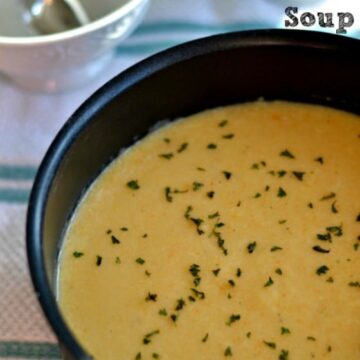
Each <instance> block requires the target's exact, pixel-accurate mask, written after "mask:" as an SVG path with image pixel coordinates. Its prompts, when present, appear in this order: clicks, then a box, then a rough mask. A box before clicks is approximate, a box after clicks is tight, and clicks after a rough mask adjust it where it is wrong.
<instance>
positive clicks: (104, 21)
mask: <svg viewBox="0 0 360 360" xmlns="http://www.w3.org/2000/svg"><path fill="white" fill-rule="evenodd" d="M147 1H150V0H127V2H126V3H125V4H123V5H122V6H120V8H118V9H117V10H115V11H113V12H111V13H110V14H108V15H106V16H103V17H101V18H100V19H98V20H95V21H92V22H90V23H89V24H87V25H84V26H80V27H77V28H75V29H72V30H67V31H63V32H60V33H56V34H50V35H36V36H14V37H12V36H0V45H9V46H19V45H21V46H32V45H41V44H51V43H57V42H60V41H64V40H68V39H71V38H76V37H80V36H82V35H85V34H87V33H91V32H94V31H96V30H99V29H101V28H105V27H106V26H108V25H110V24H111V23H113V22H115V21H116V20H118V19H119V18H121V17H123V16H124V15H126V14H127V13H129V12H131V11H132V10H134V9H135V8H137V7H138V6H139V5H141V3H146V2H147Z"/></svg>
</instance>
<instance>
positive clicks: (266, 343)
mask: <svg viewBox="0 0 360 360" xmlns="http://www.w3.org/2000/svg"><path fill="white" fill-rule="evenodd" d="M263 343H264V344H265V345H266V346H268V347H269V348H271V349H276V344H275V343H274V342H269V341H265V340H264V341H263Z"/></svg>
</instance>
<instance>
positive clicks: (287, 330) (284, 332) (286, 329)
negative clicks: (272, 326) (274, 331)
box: [281, 326, 291, 335]
mask: <svg viewBox="0 0 360 360" xmlns="http://www.w3.org/2000/svg"><path fill="white" fill-rule="evenodd" d="M290 333H291V332H290V330H289V329H288V328H286V327H283V326H282V327H281V335H285V334H290Z"/></svg>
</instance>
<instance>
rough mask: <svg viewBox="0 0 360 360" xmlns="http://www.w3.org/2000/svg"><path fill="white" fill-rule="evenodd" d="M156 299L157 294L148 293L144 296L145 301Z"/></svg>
mask: <svg viewBox="0 0 360 360" xmlns="http://www.w3.org/2000/svg"><path fill="white" fill-rule="evenodd" d="M156 300H157V294H152V293H150V292H149V293H148V294H147V296H146V298H145V301H154V302H155V301H156Z"/></svg>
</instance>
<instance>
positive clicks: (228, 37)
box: [26, 29, 360, 359]
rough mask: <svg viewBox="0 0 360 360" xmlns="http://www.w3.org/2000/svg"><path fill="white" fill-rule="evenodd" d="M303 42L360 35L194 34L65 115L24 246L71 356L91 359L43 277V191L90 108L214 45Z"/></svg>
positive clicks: (39, 180)
mask: <svg viewBox="0 0 360 360" xmlns="http://www.w3.org/2000/svg"><path fill="white" fill-rule="evenodd" d="M269 46H271V47H277V46H281V47H283V46H287V47H289V48H290V47H303V48H307V49H309V48H316V49H324V50H332V51H336V52H339V51H345V52H348V53H351V52H354V51H355V52H356V53H358V54H359V53H360V41H359V40H356V39H351V38H347V37H343V36H338V35H332V34H325V33H321V32H314V31H302V30H279V29H267V30H249V31H239V32H232V33H227V34H220V35H214V36H210V37H206V38H202V39H198V40H193V41H190V42H187V43H184V44H181V45H178V46H175V47H172V48H170V49H167V50H164V51H162V52H160V53H158V54H155V55H152V56H150V57H149V58H147V59H145V60H142V61H141V62H139V63H137V64H136V65H134V66H132V67H130V68H129V69H127V70H125V71H124V72H122V73H120V74H119V75H117V76H116V77H115V78H113V79H112V80H110V81H109V82H107V83H106V84H105V85H103V86H102V87H101V88H100V89H99V90H98V91H96V92H95V93H94V94H93V95H91V96H90V97H89V98H88V99H87V100H86V101H85V102H84V103H83V104H82V105H81V106H80V107H79V108H78V110H76V111H75V113H74V114H73V115H72V116H71V117H70V118H69V119H68V120H67V121H66V123H65V124H64V125H63V127H62V128H61V130H60V131H59V132H58V134H57V135H56V137H55V139H54V140H53V142H52V144H51V145H50V147H49V149H48V151H47V152H46V155H45V157H44V158H43V160H42V162H41V164H40V167H39V169H38V171H37V174H36V177H35V181H34V184H33V188H32V191H31V194H30V199H29V205H28V211H27V221H26V247H27V257H28V264H29V268H30V274H31V279H32V283H33V286H34V289H35V292H36V295H37V297H38V300H39V302H40V305H41V307H42V310H43V312H44V314H45V315H46V318H47V320H48V322H49V323H50V325H51V327H52V329H53V330H54V331H55V334H56V335H57V337H58V339H59V341H60V343H61V344H62V345H63V346H64V347H65V349H66V350H67V352H68V353H70V354H71V355H72V356H73V357H74V358H75V359H90V358H91V357H90V356H89V355H88V354H87V353H86V351H85V350H84V349H83V348H82V346H81V345H80V344H79V342H78V341H77V340H76V339H75V337H74V335H73V334H72V333H71V331H70V330H69V328H68V326H67V325H66V323H65V321H64V319H63V317H62V315H61V313H60V310H59V307H58V305H57V303H56V299H55V297H54V296H53V292H52V291H51V287H50V284H49V282H48V280H47V277H46V271H45V261H44V254H43V251H42V244H43V232H42V227H43V216H44V212H45V208H46V203H47V197H48V194H49V191H50V188H51V185H52V182H53V179H54V177H55V175H56V172H57V169H58V168H59V166H60V164H61V161H62V159H63V158H64V156H65V154H66V151H67V149H68V148H69V147H70V146H71V144H72V143H73V142H74V141H75V140H76V137H77V135H78V134H79V133H80V132H81V131H82V130H83V129H84V128H85V127H86V126H87V124H88V123H89V122H91V119H92V118H93V117H94V116H95V114H96V113H97V112H98V111H99V110H101V109H102V108H103V107H105V106H106V104H107V103H109V102H110V101H111V100H113V99H114V98H116V97H117V96H120V95H121V93H123V92H125V91H126V90H127V89H129V88H131V87H132V86H133V85H135V84H136V83H138V82H140V81H142V80H144V79H145V78H147V77H149V76H150V75H152V74H155V73H157V72H159V71H162V70H164V69H165V68H167V67H169V66H171V65H174V64H176V63H179V62H183V61H186V60H188V59H190V58H194V57H197V56H201V55H206V54H208V53H212V52H216V51H225V50H230V49H233V48H241V47H269Z"/></svg>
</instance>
